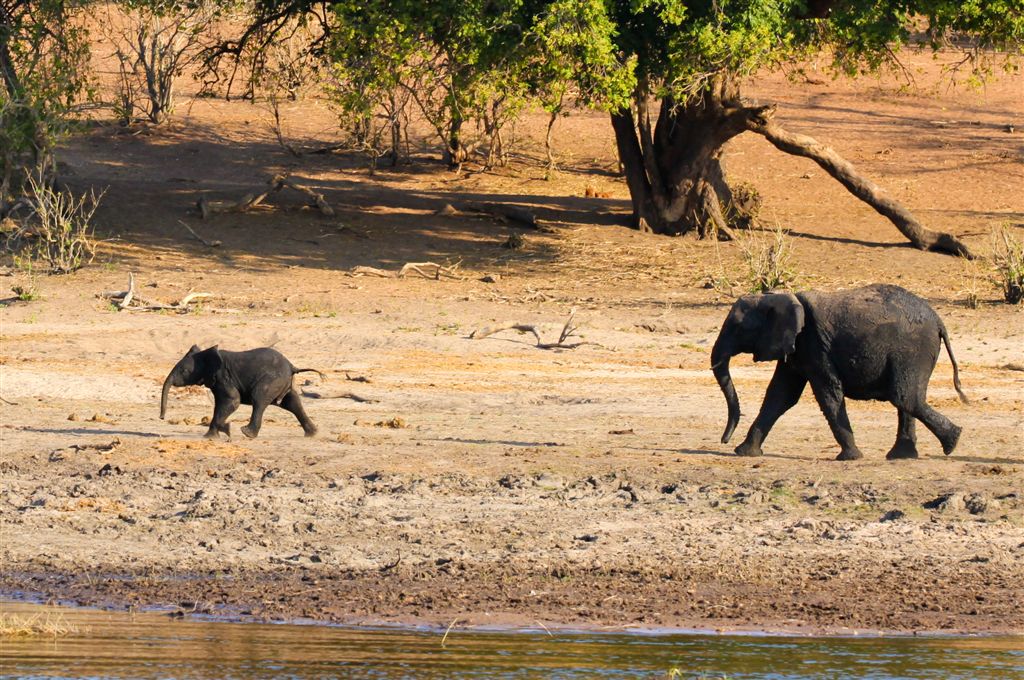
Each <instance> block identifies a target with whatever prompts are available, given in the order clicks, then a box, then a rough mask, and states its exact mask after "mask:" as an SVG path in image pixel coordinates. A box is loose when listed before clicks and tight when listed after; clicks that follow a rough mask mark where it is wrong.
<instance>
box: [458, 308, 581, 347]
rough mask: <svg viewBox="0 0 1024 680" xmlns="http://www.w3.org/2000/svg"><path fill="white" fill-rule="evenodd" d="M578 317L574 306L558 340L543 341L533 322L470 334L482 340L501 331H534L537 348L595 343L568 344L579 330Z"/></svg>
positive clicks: (485, 329)
mask: <svg viewBox="0 0 1024 680" xmlns="http://www.w3.org/2000/svg"><path fill="white" fill-rule="evenodd" d="M575 317H576V309H575V308H573V309H571V310H570V311H569V318H568V319H566V320H565V325H564V326H562V332H561V333H559V335H558V341H557V342H541V339H540V333H539V332H538V331H537V327H536V326H534V325H533V324H526V323H514V324H510V325H508V326H488V327H484V328H481V329H479V330H475V331H473V332H472V333H470V334H469V337H470V339H471V340H480V339H482V338H486V337H487V336H489V335H494V334H495V333H500V332H501V331H508V330H515V331H519V332H520V333H533V337H534V338H536V339H537V345H536V347H537V349H576V348H577V347H580V346H582V345H594V344H596V343H593V342H573V343H569V344H566V342H565V341H566V340H568V339H569V338H571V337H572V336H573V335H574V334H575V333H576V331H578V330H579V326H574V325H573V320H574V319H575Z"/></svg>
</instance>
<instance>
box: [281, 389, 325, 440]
mask: <svg viewBox="0 0 1024 680" xmlns="http://www.w3.org/2000/svg"><path fill="white" fill-rule="evenodd" d="M278 406H280V407H281V408H283V409H284V410H285V411H289V412H290V413H292V414H294V415H295V417H296V418H298V419H299V424H300V425H302V431H303V432H305V433H306V436H307V437H312V436H313V435H315V434H316V425H314V424H313V421H312V420H310V419H309V416H307V415H306V411H305V409H303V408H302V399H300V398H299V395H297V394H296V393H295V392H294V391H291V392H289V393H288V394H286V395H284V397H283V398H282V399H281V401H280V403H278Z"/></svg>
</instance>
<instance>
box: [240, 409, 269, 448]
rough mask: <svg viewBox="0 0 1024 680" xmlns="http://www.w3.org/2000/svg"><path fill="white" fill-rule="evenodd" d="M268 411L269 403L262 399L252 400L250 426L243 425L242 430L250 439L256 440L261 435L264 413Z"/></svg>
mask: <svg viewBox="0 0 1024 680" xmlns="http://www.w3.org/2000/svg"><path fill="white" fill-rule="evenodd" d="M266 410H267V402H265V401H263V400H261V399H253V400H252V416H251V417H250V418H249V424H248V425H243V426H242V427H241V428H240V429H241V430H242V434H244V435H245V436H246V437H248V438H249V439H255V438H256V437H257V436H258V435H259V433H260V427H262V426H263V412H264V411H266Z"/></svg>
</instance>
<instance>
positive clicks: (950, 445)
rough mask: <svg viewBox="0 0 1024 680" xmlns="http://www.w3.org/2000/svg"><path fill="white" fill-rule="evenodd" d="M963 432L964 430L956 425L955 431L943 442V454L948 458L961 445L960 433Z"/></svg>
mask: <svg viewBox="0 0 1024 680" xmlns="http://www.w3.org/2000/svg"><path fill="white" fill-rule="evenodd" d="M961 432H963V428H961V427H960V426H959V425H954V426H953V430H952V431H951V432H950V436H948V437H946V438H945V439H943V440H942V452H943V453H944V454H946V455H947V456H948V455H949V454H951V453H953V449H955V448H956V445H957V444H959V443H960V433H961Z"/></svg>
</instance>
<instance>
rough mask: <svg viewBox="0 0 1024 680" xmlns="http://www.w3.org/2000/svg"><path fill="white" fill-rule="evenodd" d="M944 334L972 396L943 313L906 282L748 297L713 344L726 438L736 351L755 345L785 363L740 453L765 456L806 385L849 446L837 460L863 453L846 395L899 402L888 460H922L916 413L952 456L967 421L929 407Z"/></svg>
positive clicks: (956, 380)
mask: <svg viewBox="0 0 1024 680" xmlns="http://www.w3.org/2000/svg"><path fill="white" fill-rule="evenodd" d="M940 341H941V342H942V343H944V344H945V345H946V352H947V353H948V354H949V360H950V361H951V362H952V363H953V385H954V386H955V387H956V391H957V394H959V395H960V399H961V401H963V402H964V403H966V402H967V398H966V397H965V396H964V393H963V392H962V391H961V389H960V374H959V369H958V368H957V365H956V359H955V358H953V350H952V349H951V348H950V346H949V334H948V333H946V327H945V326H944V325H943V323H942V319H940V318H939V315H938V314H936V313H935V310H933V309H932V308H931V307H929V306H928V303H927V302H925V301H924V300H922V299H921V298H919V297H917V296H916V295H913V294H912V293H910V292H908V291H906V290H904V289H903V288H900V287H898V286H888V285H881V284H876V285H872V286H865V287H864V288H856V289H854V290H847V291H840V292H837V293H817V292H813V291H809V292H806V293H797V294H795V295H794V294H792V293H770V294H767V295H745V296H743V297H741V298H740V299H739V300H737V301H736V303H735V304H734V305H733V306H732V309H731V310H730V311H729V316H728V317H727V318H726V320H725V323H724V324H723V325H722V330H721V332H720V333H719V334H718V339H717V340H716V341H715V346H714V348H713V349H712V350H711V369H712V370H713V371H714V374H715V378H717V380H718V384H719V386H720V387H721V388H722V392H723V393H725V399H726V402H728V405H729V422H728V424H727V425H726V428H725V434H723V435H722V443H723V444H725V443H727V442H728V441H729V438H730V437H731V436H732V433H733V430H735V429H736V424H737V423H738V422H739V417H740V403H739V399H738V398H737V396H736V390H735V388H733V384H732V379H731V378H730V376H729V359H730V357H732V356H733V355H736V354H741V353H745V352H750V353H752V354H753V355H754V361H777V362H778V363H777V364H776V366H775V375H774V376H772V380H771V382H770V383H769V384H768V390H767V392H766V393H765V395H764V403H763V404H761V411H760V412H759V413H758V414H757V418H755V419H754V422H753V424H751V426H750V430H749V432H747V437H746V439H744V440H743V443H742V444H740V445H739V446H737V447H736V453H738V454H740V455H741V456H759V455H761V443H762V442H763V441H764V438H765V437H767V436H768V432H769V431H770V430H771V429H772V425H774V424H775V421H776V420H778V418H779V416H781V415H782V414H783V413H785V412H786V411H788V410H789V409H790V408H792V407H793V406H794V405H795V404H796V402H797V401H798V400H799V399H800V394H801V392H803V389H804V387H805V386H806V385H807V383H810V384H811V390H812V391H813V392H814V397H815V399H817V401H818V406H820V407H821V411H822V413H824V414H825V419H826V420H827V421H828V424H829V427H831V428H832V434H833V435H834V436H835V438H836V441H837V442H839V446H840V447H841V449H842V450H841V451H840V453H839V457H838V460H853V459H856V458H860V457H861V452H860V449H858V448H857V445H856V443H855V442H854V440H853V430H852V429H851V428H850V419H849V418H848V417H847V415H846V402H845V398H847V397H848V398H850V399H874V400H878V401H888V402H890V403H891V404H893V405H894V406H895V407H896V409H897V412H898V414H899V427H898V429H897V432H896V443H895V444H893V447H892V449H891V450H890V451H889V454H888V455H887V456H886V458H889V459H890V460H891V459H894V458H917V435H916V433H915V431H914V421H915V419H916V420H920V421H921V422H922V423H924V425H925V427H927V428H928V429H929V430H931V432H932V434H934V435H935V436H936V438H938V440H939V442H940V443H941V444H942V450H943V451H944V452H945V453H946V454H947V455H948V454H950V453H952V452H953V449H954V448H956V445H957V442H958V441H959V439H960V428H959V427H958V426H957V425H954V424H953V423H952V422H950V420H949V419H948V418H946V416H944V415H942V414H941V413H939V412H938V411H936V410H935V409H933V408H932V407H931V406H929V405H928V380H929V378H931V375H932V370H933V369H934V368H935V360H936V359H937V358H938V355H939V349H940V346H939V343H940Z"/></svg>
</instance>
